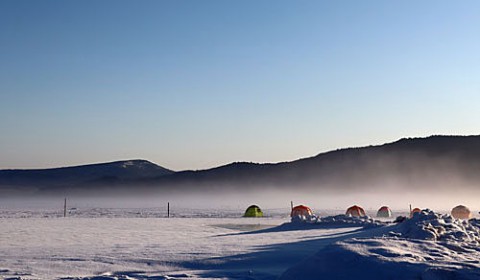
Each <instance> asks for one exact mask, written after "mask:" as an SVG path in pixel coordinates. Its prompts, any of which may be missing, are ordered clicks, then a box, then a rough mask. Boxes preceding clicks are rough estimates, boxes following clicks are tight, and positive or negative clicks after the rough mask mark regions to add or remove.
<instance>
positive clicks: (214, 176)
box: [0, 136, 480, 191]
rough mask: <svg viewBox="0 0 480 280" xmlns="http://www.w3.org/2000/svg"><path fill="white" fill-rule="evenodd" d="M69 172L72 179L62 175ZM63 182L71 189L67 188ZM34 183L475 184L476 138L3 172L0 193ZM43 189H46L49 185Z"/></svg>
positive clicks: (479, 145)
mask: <svg viewBox="0 0 480 280" xmlns="http://www.w3.org/2000/svg"><path fill="white" fill-rule="evenodd" d="M67 171H69V172H67ZM66 182H67V183H68V184H66ZM25 183H29V184H32V183H35V185H36V186H38V185H40V186H42V187H43V189H48V188H62V187H64V186H66V185H68V186H69V187H70V188H78V189H82V188H88V187H92V186H96V187H110V188H112V187H113V188H123V189H129V188H133V189H137V188H138V187H141V188H147V189H151V190H166V191H192V190H196V191H203V190H219V191H221V190H225V191H227V190H231V189H255V188H258V187H260V188H264V187H270V188H275V189H290V190H291V189H292V188H293V189H298V190H305V189H322V190H331V191H345V190H364V189H369V190H374V189H379V188H382V189H386V188H387V189H388V188H393V187H396V186H401V187H403V188H405V189H406V190H417V189H425V188H429V187H433V186H435V187H438V188H447V187H451V186H454V185H455V186H468V187H471V188H475V187H476V186H477V185H480V136H430V137H426V138H403V139H400V140H398V141H395V142H392V143H387V144H383V145H377V146H367V147H360V148H346V149H339V150H335V151H330V152H326V153H321V154H318V155H316V156H313V157H309V158H303V159H299V160H295V161H291V162H281V163H267V164H258V163H248V162H237V163H231V164H227V165H224V166H219V167H216V168H211V169H206V170H198V171H180V172H173V171H171V170H168V169H165V168H163V167H160V166H158V165H155V164H153V163H150V162H148V161H142V160H134V161H120V162H115V163H109V164H98V165H87V166H83V167H82V166H80V167H66V168H58V169H47V170H2V171H0V188H1V187H2V186H7V185H10V186H25V185H26V184H25ZM47 183H48V184H47Z"/></svg>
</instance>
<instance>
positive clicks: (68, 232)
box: [0, 209, 480, 280]
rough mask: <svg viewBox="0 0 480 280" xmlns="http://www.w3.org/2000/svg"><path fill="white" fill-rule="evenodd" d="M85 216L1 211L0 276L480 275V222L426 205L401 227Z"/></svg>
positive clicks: (331, 219)
mask: <svg viewBox="0 0 480 280" xmlns="http://www.w3.org/2000/svg"><path fill="white" fill-rule="evenodd" d="M87 213H91V212H90V211H85V214H82V215H79V216H73V217H70V218H59V217H55V216H54V215H44V216H41V215H37V214H35V215H32V213H23V214H22V217H24V218H21V217H18V216H15V215H13V216H12V214H11V213H10V212H8V213H7V214H5V213H4V214H1V215H0V217H2V216H3V217H4V218H0V225H1V227H0V241H1V244H0V245H1V246H0V279H2V280H6V279H11V280H13V279H16V280H20V279H25V280H27V279H28V280H30V279H41V280H43V279H49V280H53V279H63V280H158V279H177V280H186V279H250V280H273V279H279V277H280V279H282V280H287V279H288V280H291V279H300V280H302V279H307V280H308V279H359V280H362V279H424V280H431V279H480V261H479V260H480V249H479V242H480V221H479V220H476V219H471V220H469V221H463V220H456V219H453V218H452V217H451V216H449V215H440V214H437V213H434V212H432V211H429V210H424V211H422V212H421V213H418V214H415V215H414V217H413V218H412V219H406V220H405V221H404V222H401V223H398V224H395V223H390V222H385V221H383V222H381V221H376V220H373V219H371V218H368V217H364V218H355V217H349V216H345V215H337V216H328V217H323V218H319V219H318V220H317V222H315V223H304V224H293V223H290V222H289V217H288V216H286V215H284V216H283V215H277V216H274V217H270V218H261V219H255V218H234V215H233V214H231V213H227V214H226V215H224V214H221V213H220V212H217V214H216V216H215V215H213V216H214V217H212V218H202V217H197V216H194V217H183V218H178V217H177V218H170V219H167V218H160V216H161V215H159V214H158V215H157V214H155V213H156V212H155V211H150V212H138V211H136V210H135V211H130V210H129V212H126V213H123V212H122V210H115V211H110V210H108V211H106V210H101V211H100V210H98V209H97V210H95V211H94V212H92V213H95V214H94V215H93V216H91V215H90V214H88V215H87ZM98 213H101V215H98ZM106 213H107V214H108V215H106ZM237 214H238V215H237V216H240V214H241V213H237ZM32 216H33V217H32ZM137 216H138V217H137ZM152 216H153V217H152ZM210 216H212V215H209V217H210Z"/></svg>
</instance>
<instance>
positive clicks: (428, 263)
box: [280, 209, 480, 280]
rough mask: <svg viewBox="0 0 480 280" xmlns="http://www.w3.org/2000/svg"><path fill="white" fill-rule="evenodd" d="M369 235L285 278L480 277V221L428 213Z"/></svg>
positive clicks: (329, 250)
mask: <svg viewBox="0 0 480 280" xmlns="http://www.w3.org/2000/svg"><path fill="white" fill-rule="evenodd" d="M365 233H366V236H362V237H356V238H351V239H345V240H342V241H339V242H335V243H332V244H330V245H327V246H326V247H324V248H323V249H321V250H320V251H318V252H317V253H316V254H315V255H314V256H312V257H310V258H308V259H307V260H305V261H303V262H301V263H300V264H297V265H295V266H293V267H292V268H290V269H288V270H287V271H286V272H285V273H283V275H282V276H281V277H280V279H281V280H293V279H424V280H433V279H480V247H479V245H480V220H477V219H471V220H457V219H454V218H453V217H451V216H450V215H440V214H437V213H434V212H433V211H430V210H428V209H426V210H423V211H422V212H420V213H415V214H414V216H413V217H412V218H411V219H407V220H405V221H404V222H401V223H399V224H394V225H388V226H385V227H382V228H377V229H373V230H370V232H369V233H367V232H365Z"/></svg>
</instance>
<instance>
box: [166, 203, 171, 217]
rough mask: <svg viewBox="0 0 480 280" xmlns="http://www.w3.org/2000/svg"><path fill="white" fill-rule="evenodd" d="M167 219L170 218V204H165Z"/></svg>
mask: <svg viewBox="0 0 480 280" xmlns="http://www.w3.org/2000/svg"><path fill="white" fill-rule="evenodd" d="M167 218H170V202H167Z"/></svg>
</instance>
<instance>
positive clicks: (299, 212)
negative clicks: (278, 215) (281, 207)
mask: <svg viewBox="0 0 480 280" xmlns="http://www.w3.org/2000/svg"><path fill="white" fill-rule="evenodd" d="M312 215H313V212H312V209H310V208H309V207H308V206H305V205H298V206H295V207H293V209H292V212H291V213H290V217H295V216H305V217H306V216H312Z"/></svg>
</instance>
